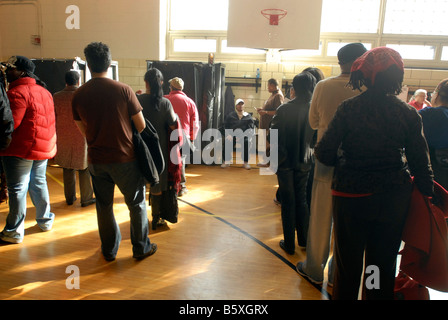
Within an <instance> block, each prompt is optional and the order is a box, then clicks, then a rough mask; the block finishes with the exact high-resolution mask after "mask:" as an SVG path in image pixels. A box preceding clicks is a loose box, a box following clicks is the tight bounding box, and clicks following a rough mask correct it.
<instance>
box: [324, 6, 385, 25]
mask: <svg viewBox="0 0 448 320" xmlns="http://www.w3.org/2000/svg"><path fill="white" fill-rule="evenodd" d="M380 4H381V1H380V0H337V1H335V0H323V3H322V23H321V32H344V33H345V32H347V33H377V32H378V24H379V18H380Z"/></svg>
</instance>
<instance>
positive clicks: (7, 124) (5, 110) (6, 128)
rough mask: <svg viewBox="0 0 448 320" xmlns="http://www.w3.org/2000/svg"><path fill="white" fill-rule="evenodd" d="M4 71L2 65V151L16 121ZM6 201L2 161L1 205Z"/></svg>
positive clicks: (0, 112)
mask: <svg viewBox="0 0 448 320" xmlns="http://www.w3.org/2000/svg"><path fill="white" fill-rule="evenodd" d="M3 69H4V68H3V65H0V151H1V150H5V149H6V148H7V147H8V146H9V144H10V143H11V139H12V138H11V137H12V132H13V131H14V119H13V117H12V111H11V107H10V106H9V99H8V95H7V94H6V90H5V88H6V81H5V75H4V73H3ZM6 201H8V187H7V185H6V175H5V171H4V170H3V165H2V163H1V160H0V204H2V203H4V202H6Z"/></svg>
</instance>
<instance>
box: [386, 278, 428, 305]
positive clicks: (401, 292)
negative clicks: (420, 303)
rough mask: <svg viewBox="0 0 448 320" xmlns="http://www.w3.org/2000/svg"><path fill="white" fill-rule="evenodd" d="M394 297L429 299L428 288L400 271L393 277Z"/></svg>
mask: <svg viewBox="0 0 448 320" xmlns="http://www.w3.org/2000/svg"><path fill="white" fill-rule="evenodd" d="M394 299H395V300H429V290H428V288H426V287H425V286H422V285H421V284H420V283H418V282H417V281H415V280H414V279H412V278H410V277H409V276H408V275H407V274H405V273H404V272H402V271H400V272H399V273H398V275H397V277H396V278H395V288H394Z"/></svg>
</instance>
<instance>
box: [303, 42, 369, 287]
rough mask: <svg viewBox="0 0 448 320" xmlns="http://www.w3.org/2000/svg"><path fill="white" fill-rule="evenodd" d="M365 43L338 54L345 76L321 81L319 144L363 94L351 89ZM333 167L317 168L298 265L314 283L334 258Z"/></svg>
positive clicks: (313, 113) (315, 117)
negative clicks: (345, 104)
mask: <svg viewBox="0 0 448 320" xmlns="http://www.w3.org/2000/svg"><path fill="white" fill-rule="evenodd" d="M366 51H367V50H366V48H365V47H364V45H362V44H361V43H351V44H348V45H345V46H344V47H342V48H341V49H340V50H339V52H338V60H339V66H340V68H341V74H340V75H338V76H336V77H330V78H326V79H324V80H322V81H319V82H318V84H317V85H316V88H315V90H314V94H313V98H312V101H311V107H310V113H309V122H310V125H311V128H313V129H314V130H317V142H318V141H319V140H320V139H321V138H322V136H323V135H324V133H325V131H326V130H327V127H328V124H329V123H330V121H331V120H332V119H333V116H334V113H335V112H336V110H337V108H338V106H339V104H340V103H341V102H342V101H344V100H346V99H348V98H350V97H353V96H355V95H358V94H359V93H358V92H356V91H353V90H352V89H350V88H347V84H348V82H349V80H350V70H351V67H352V64H353V62H354V61H355V60H356V59H357V58H358V57H360V56H361V55H363V54H364V53H365V52H366ZM332 178H333V167H329V166H326V165H324V164H322V163H321V162H320V161H319V160H318V159H316V161H315V166H314V179H313V185H312V192H311V206H310V220H309V227H308V240H307V246H306V252H307V254H306V260H305V261H303V262H302V261H301V262H299V263H298V264H297V266H296V268H297V272H298V273H299V274H300V275H302V276H304V277H307V278H308V279H309V280H310V281H311V282H313V283H316V284H322V283H323V280H324V269H325V266H326V264H327V260H328V257H329V255H330V244H331V234H332V213H333V210H332V201H333V200H332V195H331V181H332ZM328 270H329V272H328V283H329V284H330V285H331V284H332V283H333V275H334V273H333V272H334V266H333V259H330V261H329V266H328Z"/></svg>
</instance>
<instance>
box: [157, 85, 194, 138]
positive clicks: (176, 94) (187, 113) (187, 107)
mask: <svg viewBox="0 0 448 320" xmlns="http://www.w3.org/2000/svg"><path fill="white" fill-rule="evenodd" d="M165 98H167V99H168V100H170V102H171V104H172V105H173V109H174V112H175V113H176V114H177V115H178V116H179V120H180V124H181V126H182V129H183V130H184V131H185V135H186V136H187V137H188V138H190V140H192V141H193V140H194V139H196V136H197V134H198V131H199V116H198V109H197V107H196V104H195V103H194V101H193V100H192V99H190V98H189V97H188V96H187V95H186V94H185V93H184V92H183V91H180V90H172V91H171V92H170V93H169V94H168V95H166V96H165Z"/></svg>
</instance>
